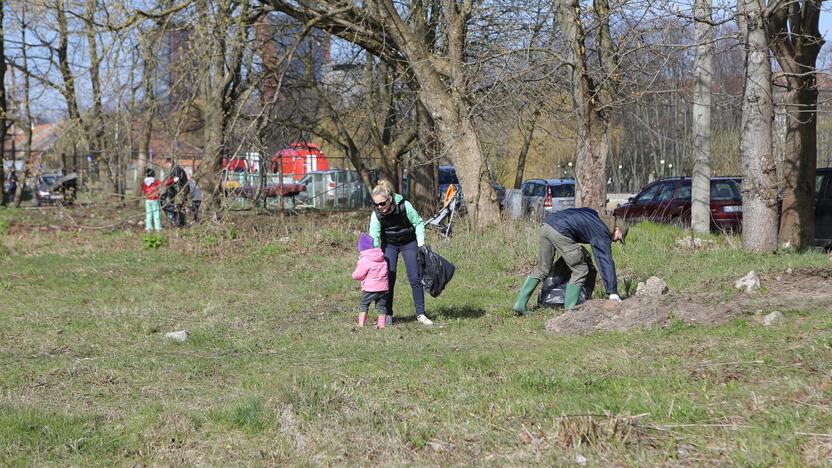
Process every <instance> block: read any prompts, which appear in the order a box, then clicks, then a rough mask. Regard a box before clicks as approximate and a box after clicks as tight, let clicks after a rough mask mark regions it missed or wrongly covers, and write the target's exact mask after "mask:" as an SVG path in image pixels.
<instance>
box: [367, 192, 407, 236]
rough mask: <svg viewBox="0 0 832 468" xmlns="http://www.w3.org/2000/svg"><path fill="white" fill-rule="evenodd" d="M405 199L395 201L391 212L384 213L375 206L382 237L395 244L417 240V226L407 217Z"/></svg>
mask: <svg viewBox="0 0 832 468" xmlns="http://www.w3.org/2000/svg"><path fill="white" fill-rule="evenodd" d="M404 204H405V200H404V199H403V198H402V199H401V200H399V201H398V202H397V203H395V202H394V203H393V206H392V209H391V210H390V212H389V213H387V214H383V213H381V212H380V211H379V210H378V208H374V209H373V210H374V211H375V215H376V218H378V221H379V223H380V224H381V238H382V239H383V240H384V241H386V242H389V243H391V244H393V245H405V244H409V243H411V242H413V241H415V240H416V227H415V226H414V225H413V223H411V222H410V219H408V217H407V208H406V207H405V205H404Z"/></svg>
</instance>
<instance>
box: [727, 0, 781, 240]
mask: <svg viewBox="0 0 832 468" xmlns="http://www.w3.org/2000/svg"><path fill="white" fill-rule="evenodd" d="M737 9H738V10H739V16H738V21H739V23H740V30H741V31H742V32H743V34H744V36H745V40H744V41H743V43H744V45H745V87H744V89H743V101H742V142H741V144H740V150H741V154H742V176H743V183H742V195H743V197H742V205H743V231H742V243H743V247H744V248H745V250H749V251H755V252H767V251H772V250H775V249H776V248H777V210H776V207H777V183H776V180H775V166H774V156H773V154H772V133H771V132H772V122H773V120H774V102H773V100H772V88H771V61H770V60H769V48H768V39H767V34H766V29H765V17H764V12H763V9H762V7H761V5H760V2H758V1H757V0H738V2H737Z"/></svg>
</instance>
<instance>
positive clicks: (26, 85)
mask: <svg viewBox="0 0 832 468" xmlns="http://www.w3.org/2000/svg"><path fill="white" fill-rule="evenodd" d="M21 22H22V24H21V38H22V42H23V44H26V30H27V28H28V26H27V24H26V7H25V5H24V6H23V7H22V9H21ZM21 56H22V58H23V69H24V70H26V72H24V73H23V106H22V107H23V124H24V130H23V132H24V134H25V135H26V141H25V143H24V146H23V151H24V154H25V155H26V169H25V170H24V171H23V177H21V178H20V182H19V183H18V184H17V191H16V192H15V194H14V206H15V207H17V208H20V202H21V201H23V186H24V185H26V184H28V185H29V187H30V188H31V189H32V201H33V202H36V201H37V197H38V183H37V176H38V168H39V166H40V164H39V163H38V161H37V160H36V158H35V157H34V155H33V153H32V109H31V106H30V105H29V91H30V81H29V74H28V71H29V54H28V53H27V48H26V47H21Z"/></svg>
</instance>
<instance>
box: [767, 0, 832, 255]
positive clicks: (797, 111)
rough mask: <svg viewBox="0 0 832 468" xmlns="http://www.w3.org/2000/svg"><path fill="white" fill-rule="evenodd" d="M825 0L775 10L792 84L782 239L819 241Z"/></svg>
mask: <svg viewBox="0 0 832 468" xmlns="http://www.w3.org/2000/svg"><path fill="white" fill-rule="evenodd" d="M821 3H822V2H821V1H814V0H805V1H797V2H783V3H782V4H779V5H778V6H777V8H776V9H774V10H773V11H772V12H771V15H770V17H769V18H768V19H769V23H768V32H769V40H770V46H771V51H772V52H773V53H774V56H775V57H776V58H777V62H778V63H779V64H780V68H781V69H782V70H783V75H784V77H785V79H786V83H787V89H786V93H785V96H784V106H785V108H786V144H785V155H784V160H785V161H784V167H783V173H784V181H785V184H784V187H783V211H782V216H781V218H780V242H781V244H784V245H791V246H794V247H797V248H806V247H809V246H812V245H814V237H815V236H814V234H815V209H814V202H815V200H814V199H815V168H816V166H817V102H818V89H817V77H816V75H815V73H816V71H817V69H816V64H817V58H818V54H819V53H820V49H821V46H822V45H823V42H824V41H823V36H821V34H820V30H819V28H818V24H819V21H820V7H821Z"/></svg>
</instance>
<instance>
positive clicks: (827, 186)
mask: <svg viewBox="0 0 832 468" xmlns="http://www.w3.org/2000/svg"><path fill="white" fill-rule="evenodd" d="M816 177H817V179H816V180H815V245H820V246H827V247H828V246H832V167H825V168H820V169H818V170H817V171H816Z"/></svg>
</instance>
